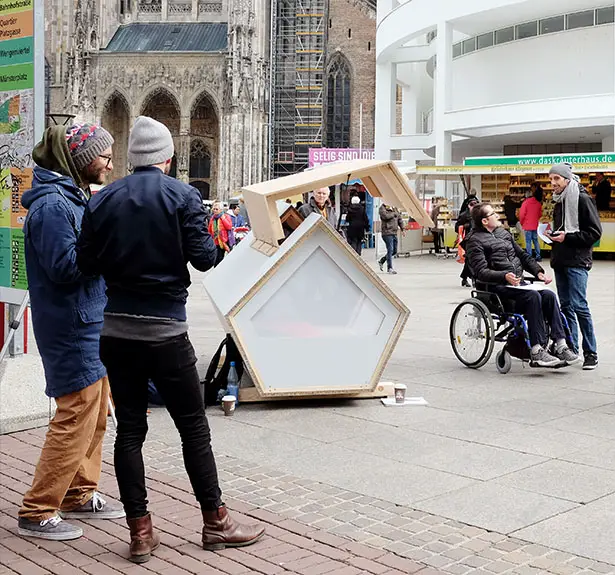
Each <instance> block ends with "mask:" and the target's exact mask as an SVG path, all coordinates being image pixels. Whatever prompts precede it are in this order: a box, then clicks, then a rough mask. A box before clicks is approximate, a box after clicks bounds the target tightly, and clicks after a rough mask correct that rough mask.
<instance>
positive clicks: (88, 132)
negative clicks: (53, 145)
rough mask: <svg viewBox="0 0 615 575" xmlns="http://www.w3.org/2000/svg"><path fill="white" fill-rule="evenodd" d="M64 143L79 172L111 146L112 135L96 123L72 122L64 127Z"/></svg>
mask: <svg viewBox="0 0 615 575" xmlns="http://www.w3.org/2000/svg"><path fill="white" fill-rule="evenodd" d="M66 144H67V145H68V151H69V152H70V155H71V158H72V159H73V163H74V164H75V168H77V170H78V171H79V172H80V171H81V170H83V168H85V167H86V166H89V165H90V164H91V163H92V162H93V161H94V160H95V159H96V158H97V157H98V156H99V155H100V154H102V153H103V152H104V151H105V150H106V149H107V148H110V147H111V146H113V136H111V134H110V133H109V132H107V130H105V129H104V128H102V127H101V126H97V125H96V124H73V125H72V126H70V127H69V128H67V129H66Z"/></svg>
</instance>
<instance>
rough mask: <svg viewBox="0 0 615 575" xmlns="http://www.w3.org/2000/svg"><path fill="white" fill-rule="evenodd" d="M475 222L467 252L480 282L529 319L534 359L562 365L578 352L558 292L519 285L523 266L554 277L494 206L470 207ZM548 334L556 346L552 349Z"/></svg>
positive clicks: (534, 362) (543, 363) (535, 362)
mask: <svg viewBox="0 0 615 575" xmlns="http://www.w3.org/2000/svg"><path fill="white" fill-rule="evenodd" d="M472 220H473V222H474V228H473V230H472V232H471V233H470V235H469V237H468V238H467V241H466V258H467V259H468V262H469V265H470V269H471V270H472V275H473V277H474V278H475V280H476V282H477V283H479V284H485V289H486V291H489V292H491V293H494V294H496V295H498V296H499V297H500V298H502V299H506V300H513V301H514V302H515V311H516V312H517V313H520V314H522V315H523V316H524V317H525V320H526V322H527V324H528V332H529V339H530V345H531V350H530V358H531V363H530V365H533V366H536V367H549V368H556V367H564V366H567V365H573V364H576V363H579V361H581V360H580V358H579V356H578V355H576V354H575V353H574V352H573V351H572V350H571V349H570V348H569V347H568V344H567V342H566V331H565V328H564V322H563V320H562V312H561V310H560V306H559V302H558V300H557V297H556V295H555V294H554V293H553V292H552V291H551V290H548V289H544V290H535V289H520V286H522V284H523V272H524V270H525V271H527V272H529V273H530V274H532V275H533V276H534V277H536V278H537V279H538V280H540V281H542V282H544V283H545V284H550V283H551V281H552V279H551V278H550V277H549V276H548V275H546V274H545V271H544V269H543V268H542V267H541V266H540V264H538V263H537V262H536V260H535V259H534V258H532V257H531V256H530V255H529V254H528V253H527V252H525V251H524V250H522V249H521V247H520V246H519V245H518V244H517V243H516V242H515V241H514V239H513V237H512V235H511V234H510V232H509V231H507V230H505V229H504V228H502V227H501V222H500V219H499V216H498V214H497V212H496V211H495V210H494V209H493V206H492V205H491V204H488V203H481V204H478V205H476V206H474V207H473V208H472ZM549 339H552V340H553V342H554V346H553V349H552V352H551V353H550V352H549V351H548V345H549Z"/></svg>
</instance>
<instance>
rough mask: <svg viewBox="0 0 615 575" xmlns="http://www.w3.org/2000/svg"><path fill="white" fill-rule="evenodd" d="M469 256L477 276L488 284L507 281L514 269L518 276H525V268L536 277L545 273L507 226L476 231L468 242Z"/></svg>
mask: <svg viewBox="0 0 615 575" xmlns="http://www.w3.org/2000/svg"><path fill="white" fill-rule="evenodd" d="M466 257H467V259H468V262H469V264H470V269H471V270H472V275H473V277H474V278H476V280H477V281H479V282H484V283H490V284H506V283H507V282H506V274H507V273H510V272H512V273H514V274H515V275H516V276H517V277H522V276H523V270H527V271H528V272H530V273H531V274H532V275H534V276H537V275H538V274H539V273H541V272H544V270H543V269H542V267H540V265H538V263H536V260H535V259H534V258H532V257H531V256H530V255H529V254H528V253H527V252H525V251H524V250H522V249H521V247H520V246H519V245H518V244H517V243H516V242H515V241H514V240H513V237H512V235H511V234H510V232H509V231H507V230H505V229H504V228H496V229H495V230H494V231H493V232H489V231H487V230H486V229H484V228H482V229H480V230H476V229H475V230H473V231H472V232H471V233H470V236H469V237H468V239H467V242H466Z"/></svg>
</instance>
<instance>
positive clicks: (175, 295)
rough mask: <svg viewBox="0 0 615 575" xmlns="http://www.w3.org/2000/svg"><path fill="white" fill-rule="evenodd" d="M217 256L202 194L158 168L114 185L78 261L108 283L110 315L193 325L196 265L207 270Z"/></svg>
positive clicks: (95, 207) (99, 203)
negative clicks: (190, 300) (191, 291)
mask: <svg viewBox="0 0 615 575" xmlns="http://www.w3.org/2000/svg"><path fill="white" fill-rule="evenodd" d="M215 257H216V249H215V246H214V243H213V240H212V238H211V236H210V235H209V233H208V232H207V230H206V227H205V210H204V208H203V201H202V199H201V194H200V193H199V191H198V190H197V189H196V188H193V187H192V186H189V185H187V184H183V183H182V182H179V181H178V180H176V179H174V178H171V177H169V176H165V175H164V174H163V173H162V171H161V170H159V169H158V168H154V167H146V168H137V169H136V170H135V172H134V174H131V175H130V176H126V177H125V178H122V179H121V180H117V181H116V182H113V183H112V184H110V185H109V186H107V187H106V188H104V189H103V190H101V191H100V192H98V193H97V194H96V195H95V196H94V197H93V198H92V199H91V200H90V202H89V204H88V206H87V209H86V212H85V215H84V217H83V227H82V231H81V236H80V238H79V243H78V245H77V261H78V264H79V267H80V268H81V270H82V271H83V272H84V273H86V274H88V275H94V274H101V275H102V276H103V277H104V278H105V282H106V284H107V296H108V298H109V303H108V304H107V309H106V311H108V312H111V313H123V314H130V315H143V316H153V317H164V318H174V319H177V320H180V321H184V320H185V319H186V299H187V297H188V286H189V285H190V272H189V271H188V266H187V264H188V262H190V263H191V264H192V265H193V266H194V267H195V268H196V269H197V270H200V271H206V270H208V269H209V268H211V267H212V266H213V264H214V261H215Z"/></svg>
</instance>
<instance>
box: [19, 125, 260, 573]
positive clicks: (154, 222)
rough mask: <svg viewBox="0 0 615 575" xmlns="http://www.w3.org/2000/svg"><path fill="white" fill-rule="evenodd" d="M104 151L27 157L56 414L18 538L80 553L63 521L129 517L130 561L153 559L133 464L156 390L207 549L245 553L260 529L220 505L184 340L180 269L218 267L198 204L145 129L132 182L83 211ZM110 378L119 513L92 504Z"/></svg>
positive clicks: (29, 240)
mask: <svg viewBox="0 0 615 575" xmlns="http://www.w3.org/2000/svg"><path fill="white" fill-rule="evenodd" d="M112 144H113V138H112V137H111V135H110V134H109V133H108V132H107V131H106V130H104V129H103V128H100V127H98V126H94V125H89V124H85V125H75V126H73V127H71V128H69V129H68V131H65V128H63V127H54V128H50V129H48V130H47V131H46V132H45V134H44V137H43V140H42V142H41V143H40V144H38V145H37V147H36V148H35V150H34V153H33V158H34V161H35V162H36V163H37V167H36V168H35V177H34V186H33V188H32V190H30V191H28V192H26V193H25V194H24V196H23V200H22V201H23V205H24V207H26V208H28V209H29V213H28V216H27V219H26V222H25V225H24V234H25V249H26V265H27V271H28V278H29V282H30V298H31V303H32V317H33V325H34V332H35V336H36V339H37V343H38V347H39V350H40V353H41V357H42V359H43V364H44V367H45V376H46V381H47V390H46V391H47V394H48V395H49V396H51V397H54V398H55V399H56V404H57V412H56V416H55V417H54V419H53V420H52V422H51V423H50V428H49V432H48V434H47V438H46V441H45V445H44V447H43V451H42V453H41V457H40V461H39V464H38V466H37V469H36V473H35V477H34V482H33V486H32V489H31V490H30V491H29V492H28V493H27V494H26V496H25V497H24V502H23V507H22V509H21V510H20V512H19V525H18V527H19V533H20V534H21V535H27V536H31V537H39V538H43V539H51V540H57V541H61V540H67V539H74V538H77V537H80V536H81V535H82V534H83V532H82V529H81V528H80V527H77V526H74V525H71V524H69V523H66V522H63V521H62V518H63V517H66V518H71V517H75V518H80V519H81V518H84V519H85V518H100V519H106V518H119V517H124V516H127V523H128V526H129V529H130V537H131V542H130V558H131V560H132V561H134V562H136V563H143V562H145V561H147V560H148V559H150V557H151V552H152V551H153V550H154V549H156V547H158V545H159V544H160V538H159V536H158V535H157V533H156V532H155V531H154V530H153V527H152V520H151V515H150V514H149V512H148V508H147V491H146V487H145V470H144V465H143V457H142V453H141V449H142V446H143V443H144V441H145V437H146V434H147V391H148V381H149V380H150V379H151V380H152V381H153V382H154V384H155V385H156V388H157V389H158V391H159V392H160V393H161V395H162V396H163V398H164V400H165V404H166V405H167V407H168V409H169V411H170V413H171V416H172V417H173V419H174V421H175V424H176V427H177V428H178V430H179V433H180V435H181V438H182V446H183V453H184V461H185V465H186V471H187V472H188V476H189V478H190V481H191V483H192V486H193V489H194V493H195V495H196V498H197V500H198V501H199V503H200V505H201V508H202V513H203V533H202V542H203V547H204V548H205V549H211V550H214V549H223V548H225V547H239V546H243V545H249V544H251V543H254V542H255V541H256V540H257V539H259V538H260V537H261V536H262V534H263V533H264V528H263V527H260V526H256V525H254V526H244V525H239V524H237V523H236V522H235V521H233V519H232V518H231V517H230V516H229V514H228V513H227V510H226V507H225V506H224V503H223V502H222V500H221V491H220V488H219V485H218V475H217V471H216V465H215V460H214V456H213V453H212V450H211V438H210V432H209V426H208V423H207V420H206V418H205V411H204V405H203V401H202V397H201V392H200V383H199V378H198V374H197V371H196V367H195V365H196V357H195V353H194V349H193V348H192V345H191V343H190V341H189V339H188V334H187V331H188V326H187V323H186V309H185V303H186V298H187V295H188V292H187V288H188V286H189V285H190V274H189V271H188V267H187V264H188V262H190V263H191V264H192V265H193V266H194V267H195V268H197V269H199V270H203V271H204V270H207V269H209V268H210V267H212V265H213V264H214V261H215V247H214V244H213V241H212V239H211V237H210V235H209V234H208V233H207V231H206V229H205V226H204V220H205V211H204V208H203V204H202V201H201V196H200V194H199V192H198V191H197V190H196V189H195V188H193V187H191V186H188V185H186V184H183V183H181V182H179V181H177V180H175V179H173V178H170V177H168V176H167V174H168V172H169V169H170V166H171V158H172V157H173V154H174V146H173V140H172V137H171V133H170V132H169V130H168V129H167V128H166V127H165V126H164V125H163V124H160V123H159V122H156V121H155V120H152V119H150V118H146V117H139V118H137V121H136V122H135V125H134V127H133V130H132V131H131V134H130V139H129V150H128V157H129V160H130V162H131V163H132V165H133V167H134V168H135V171H134V173H133V174H132V175H130V176H128V177H126V178H123V179H121V180H118V181H116V182H114V183H113V184H111V185H109V186H108V187H106V188H105V189H104V190H102V191H101V192H99V193H98V194H97V195H96V196H94V198H92V199H90V195H89V191H88V186H89V185H90V184H102V183H104V180H105V175H106V173H107V172H108V171H110V170H111V169H112V168H113V166H112V156H111V152H112V150H111V146H112ZM86 206H87V207H86ZM105 284H106V294H107V295H105ZM107 297H108V300H107ZM101 360H102V361H101ZM107 371H108V373H109V379H110V384H111V389H112V392H113V398H114V402H115V408H116V415H117V419H118V428H117V438H116V444H115V467H116V475H117V481H118V486H119V491H120V497H121V500H122V503H123V506H124V509H125V511H126V513H124V511H122V510H119V509H113V508H112V507H111V506H110V505H109V504H107V503H106V502H105V500H104V499H103V498H102V497H101V496H100V495H99V494H98V492H97V490H96V489H97V484H98V480H99V477H100V471H101V458H102V441H103V437H104V433H105V427H106V419H107V402H108V397H109V381H108V380H107V377H106V376H107ZM58 510H59V512H58Z"/></svg>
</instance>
